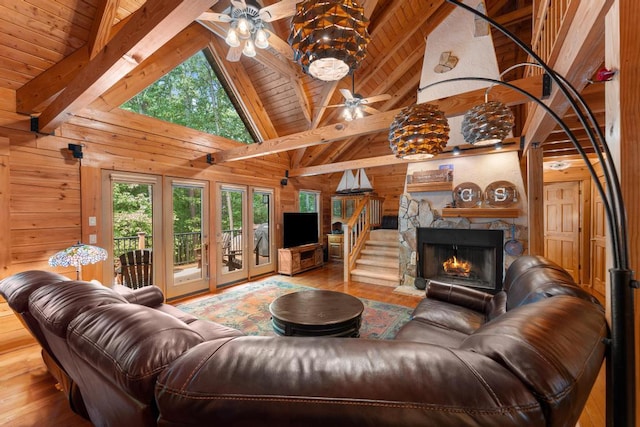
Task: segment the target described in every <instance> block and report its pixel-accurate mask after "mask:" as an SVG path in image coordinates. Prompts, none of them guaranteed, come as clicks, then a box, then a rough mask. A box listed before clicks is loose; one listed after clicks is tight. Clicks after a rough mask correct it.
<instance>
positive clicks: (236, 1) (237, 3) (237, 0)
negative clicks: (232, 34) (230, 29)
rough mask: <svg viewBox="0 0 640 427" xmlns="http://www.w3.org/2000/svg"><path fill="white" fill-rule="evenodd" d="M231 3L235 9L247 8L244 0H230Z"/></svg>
mask: <svg viewBox="0 0 640 427" xmlns="http://www.w3.org/2000/svg"><path fill="white" fill-rule="evenodd" d="M231 4H232V5H233V7H235V8H236V9H246V8H247V4H246V3H245V2H244V0H231Z"/></svg>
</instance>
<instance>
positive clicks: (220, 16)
mask: <svg viewBox="0 0 640 427" xmlns="http://www.w3.org/2000/svg"><path fill="white" fill-rule="evenodd" d="M198 19H199V20H201V21H216V22H231V17H230V16H229V15H227V14H224V13H216V12H204V13H203V14H202V15H200V16H198Z"/></svg>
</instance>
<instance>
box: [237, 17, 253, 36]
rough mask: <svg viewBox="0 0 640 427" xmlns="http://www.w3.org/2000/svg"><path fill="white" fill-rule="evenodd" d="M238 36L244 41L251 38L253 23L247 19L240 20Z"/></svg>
mask: <svg viewBox="0 0 640 427" xmlns="http://www.w3.org/2000/svg"><path fill="white" fill-rule="evenodd" d="M238 36H239V37H240V38H242V39H248V38H249V37H251V23H250V22H249V20H248V19H247V18H240V19H238Z"/></svg>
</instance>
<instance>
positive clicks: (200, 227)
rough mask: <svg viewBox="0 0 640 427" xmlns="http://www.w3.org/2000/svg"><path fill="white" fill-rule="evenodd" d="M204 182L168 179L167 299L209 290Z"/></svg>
mask: <svg viewBox="0 0 640 427" xmlns="http://www.w3.org/2000/svg"><path fill="white" fill-rule="evenodd" d="M208 188H209V186H208V183H207V182H205V181H194V180H184V179H178V178H167V179H166V182H165V185H164V191H165V197H164V200H165V201H166V202H165V209H164V224H165V226H164V229H165V232H166V235H165V241H166V247H167V250H166V251H165V252H164V254H165V266H166V270H165V277H166V278H167V285H166V296H167V298H176V297H180V296H185V295H189V294H193V293H196V292H200V291H205V290H208V289H209V262H208V259H209V240H208V236H209V233H208V229H209V219H208V218H209V216H208V212H209V203H208V194H209V190H208Z"/></svg>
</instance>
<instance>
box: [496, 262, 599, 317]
mask: <svg viewBox="0 0 640 427" xmlns="http://www.w3.org/2000/svg"><path fill="white" fill-rule="evenodd" d="M567 276H568V275H567V274H566V273H565V272H562V271H558V270H556V269H550V268H545V267H533V268H530V269H529V270H527V271H526V272H524V273H522V274H520V276H519V277H518V279H517V281H515V282H513V283H512V284H511V287H510V289H509V290H507V310H512V309H514V308H516V307H519V306H521V305H524V304H530V303H532V302H536V301H539V300H540V299H543V298H549V297H552V296H556V295H572V296H575V297H578V298H582V299H585V300H587V301H589V302H591V303H594V304H599V303H598V300H597V299H596V298H594V297H593V296H591V295H590V294H589V293H587V292H586V291H584V290H583V289H581V288H580V287H578V286H576V285H575V283H574V282H573V279H571V278H570V277H567Z"/></svg>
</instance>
